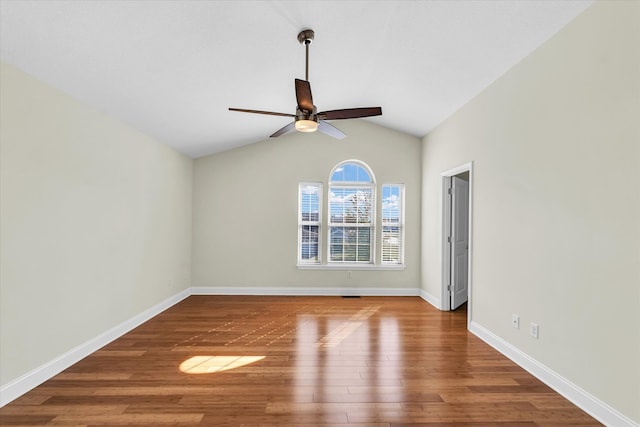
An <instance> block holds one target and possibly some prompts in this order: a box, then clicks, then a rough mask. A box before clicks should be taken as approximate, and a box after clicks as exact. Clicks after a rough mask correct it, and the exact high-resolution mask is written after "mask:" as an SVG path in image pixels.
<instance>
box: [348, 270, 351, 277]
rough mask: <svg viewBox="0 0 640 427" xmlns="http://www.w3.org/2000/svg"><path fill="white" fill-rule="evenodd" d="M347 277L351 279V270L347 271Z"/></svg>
mask: <svg viewBox="0 0 640 427" xmlns="http://www.w3.org/2000/svg"><path fill="white" fill-rule="evenodd" d="M347 279H351V271H347Z"/></svg>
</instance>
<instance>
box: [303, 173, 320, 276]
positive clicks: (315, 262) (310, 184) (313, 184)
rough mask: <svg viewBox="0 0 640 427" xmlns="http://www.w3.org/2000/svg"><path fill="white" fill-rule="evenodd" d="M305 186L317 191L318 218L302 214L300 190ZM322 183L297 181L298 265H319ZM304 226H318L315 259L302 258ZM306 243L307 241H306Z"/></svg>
mask: <svg viewBox="0 0 640 427" xmlns="http://www.w3.org/2000/svg"><path fill="white" fill-rule="evenodd" d="M306 187H314V188H316V189H317V193H318V219H317V221H316V220H310V219H309V218H303V215H302V210H303V209H302V200H303V198H302V192H303V189H304V188H306ZM322 199H323V196H322V183H321V182H300V183H298V255H297V256H298V265H307V266H313V265H320V264H321V263H322V215H323V212H322ZM305 226H317V227H318V254H317V257H316V259H303V258H302V247H303V245H304V244H305V242H303V241H302V240H303V236H304V233H303V229H304V227H305ZM307 244H308V243H307Z"/></svg>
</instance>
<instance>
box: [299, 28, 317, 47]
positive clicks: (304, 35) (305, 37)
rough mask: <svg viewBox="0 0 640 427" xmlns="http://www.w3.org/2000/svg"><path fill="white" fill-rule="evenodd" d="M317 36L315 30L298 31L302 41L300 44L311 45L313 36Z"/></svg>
mask: <svg viewBox="0 0 640 427" xmlns="http://www.w3.org/2000/svg"><path fill="white" fill-rule="evenodd" d="M314 37H315V33H314V32H313V30H309V29H307V30H302V31H300V32H299V33H298V41H299V42H300V44H303V45H306V46H308V45H310V44H311V42H312V41H313V38H314Z"/></svg>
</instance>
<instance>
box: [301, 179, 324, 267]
mask: <svg viewBox="0 0 640 427" xmlns="http://www.w3.org/2000/svg"><path fill="white" fill-rule="evenodd" d="M321 200H322V184H321V183H319V182H301V183H300V184H299V185H298V263H299V264H319V263H320V225H321V219H322V215H321V213H322V206H321Z"/></svg>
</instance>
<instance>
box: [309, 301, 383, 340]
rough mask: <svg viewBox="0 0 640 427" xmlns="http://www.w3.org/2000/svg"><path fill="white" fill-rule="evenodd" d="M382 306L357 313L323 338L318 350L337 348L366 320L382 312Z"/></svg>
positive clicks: (371, 307) (370, 307)
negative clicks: (379, 311)
mask: <svg viewBox="0 0 640 427" xmlns="http://www.w3.org/2000/svg"><path fill="white" fill-rule="evenodd" d="M380 308H381V306H379V305H378V306H369V307H367V308H363V309H362V310H360V311H358V312H357V313H355V314H354V315H353V316H351V317H350V318H349V320H347V321H345V322H341V323H340V325H339V326H338V327H337V328H335V329H334V330H332V331H331V332H329V333H328V334H327V335H326V336H324V337H322V339H320V340H319V341H318V342H317V343H316V347H318V348H331V347H335V346H337V345H338V344H340V343H341V342H342V341H344V339H345V338H347V337H348V336H349V335H351V333H352V332H353V331H355V330H356V329H358V328H359V327H360V326H362V324H363V323H364V321H365V320H367V319H368V318H369V317H371V316H373V315H374V314H375V313H377V312H378V310H380Z"/></svg>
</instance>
